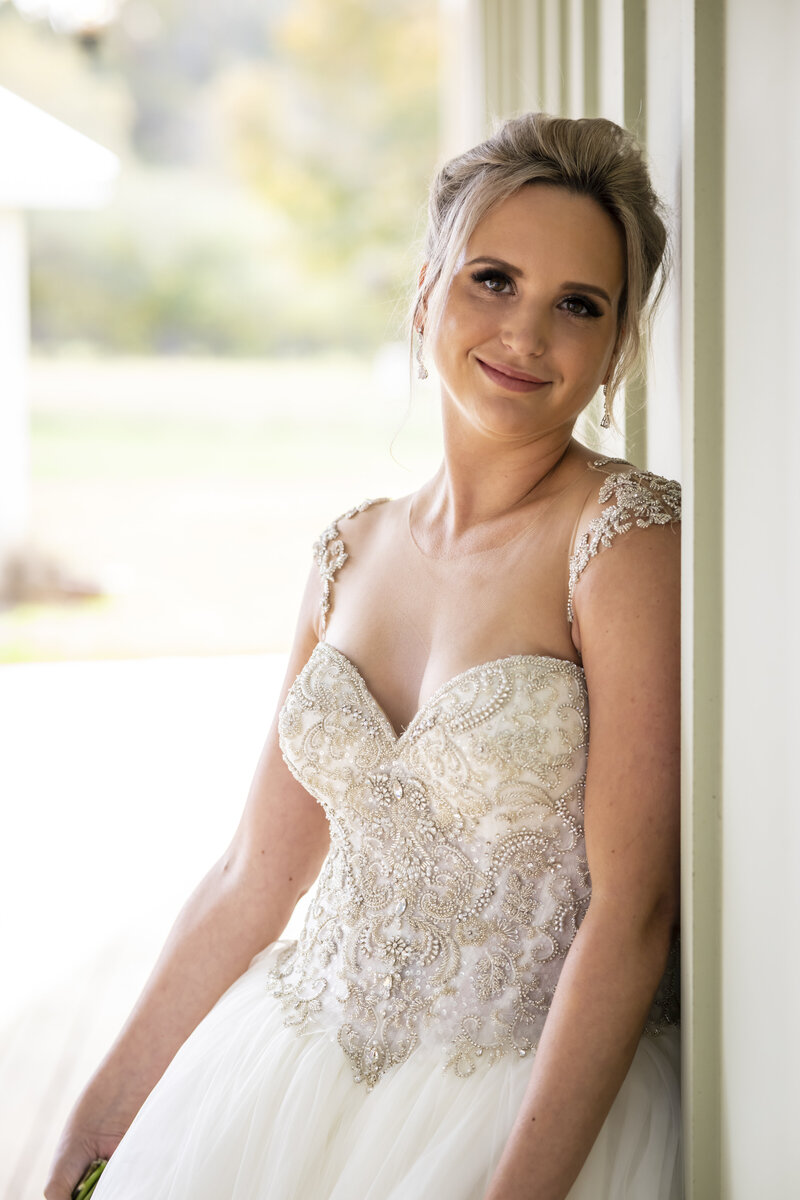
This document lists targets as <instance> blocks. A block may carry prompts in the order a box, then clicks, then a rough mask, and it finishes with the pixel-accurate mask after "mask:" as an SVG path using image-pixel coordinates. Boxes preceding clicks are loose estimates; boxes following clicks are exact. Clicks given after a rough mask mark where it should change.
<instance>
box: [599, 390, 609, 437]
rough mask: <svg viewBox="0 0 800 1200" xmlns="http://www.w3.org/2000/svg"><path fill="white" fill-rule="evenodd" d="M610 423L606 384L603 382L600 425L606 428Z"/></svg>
mask: <svg viewBox="0 0 800 1200" xmlns="http://www.w3.org/2000/svg"><path fill="white" fill-rule="evenodd" d="M610 424H611V416H610V414H609V411H608V384H607V383H604V384H603V415H602V417H601V418H600V426H601V428H602V429H608V427H609V425H610Z"/></svg>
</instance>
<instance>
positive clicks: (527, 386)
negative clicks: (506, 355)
mask: <svg viewBox="0 0 800 1200" xmlns="http://www.w3.org/2000/svg"><path fill="white" fill-rule="evenodd" d="M478 363H479V364H480V368H481V370H482V371H483V373H484V375H487V376H488V378H489V379H491V381H492V383H496V384H498V385H499V386H500V387H502V388H505V389H506V391H509V392H538V391H539V389H540V388H543V387H547V385H548V383H550V382H551V381H550V380H549V379H537V378H536V376H535V375H527V374H526V373H525V372H524V371H515V370H514V369H513V368H511V367H506V366H500V365H499V364H489V363H487V362H484V361H483V359H482V358H479V359H478Z"/></svg>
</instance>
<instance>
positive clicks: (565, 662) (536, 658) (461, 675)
mask: <svg viewBox="0 0 800 1200" xmlns="http://www.w3.org/2000/svg"><path fill="white" fill-rule="evenodd" d="M326 649H327V650H330V651H332V652H333V653H334V654H335V656H336V657H337V658H338V659H339V660H340V661H341V662H343V663H344V664H345V666H346V667H347V668H348V669H349V670H350V671H351V672H352V673H353V674H354V675H355V676H356V678H357V679H358V681H359V683H360V684H361V686H362V687H363V689H364V691H365V692H366V694H367V696H368V697H369V699H370V701H371V702H372V704H373V705H374V707H375V710H376V712H377V713H378V714H379V715H380V717H381V718H382V720H383V722H384V724H385V725H386V728H387V730H388V732H389V734H390V736H391V738H392V741H393V742H394V743H395V745H397V746H399V745H400V743H401V742H402V741H403V739H404V738H405V737H406V736H407V734H408V733H410V731H411V730H412V729H413V728H414V726H415V725H416V724H417V723H418V722H419V720H420V719H421V718H422V715H423V713H425V711H426V710H427V709H428V708H430V707H431V706H432V705H433V704H434V703H435V701H436V700H438V699H439V697H440V696H441V695H443V694H444V692H445V691H446V690H447V689H448V688H450V687H452V686H453V685H454V684H455V683H458V682H460V681H461V680H463V679H465V678H468V677H469V676H470V675H474V674H475V673H476V672H477V671H485V670H486V668H487V667H497V666H501V665H502V664H503V663H511V662H551V663H559V664H561V665H562V666H567V667H571V668H572V670H573V671H575V672H576V673H577V675H578V677H579V678H580V680H581V681H582V682H583V683H584V685H585V680H586V672H585V671H584V669H583V667H582V666H581V665H580V663H576V662H573V661H572V659H571V658H558V657H557V655H554V654H504V655H502V657H500V658H491V659H488V660H487V661H486V662H481V663H475V664H474V665H473V666H471V667H466V668H465V669H464V670H463V671H458V672H457V674H455V675H452V676H451V677H450V678H449V679H446V680H445V681H444V683H440V684H439V686H438V687H437V688H436V689H435V690H434V691H433V692H431V694H430V696H429V697H428V699H427V700H424V701H423V702H422V704H421V705H420V706H419V708H418V709H417V711H416V712H415V713H414V715H413V717H412V718H411V720H410V721H409V722H408V724H407V725H406V727H405V729H402V730H401V731H400V733H398V732H397V730H396V729H395V727H394V725H393V724H392V722H391V721H390V720H389V716H388V714H387V712H386V710H385V709H384V708H383V706H382V705H381V704H379V703H378V701H377V699H376V698H375V696H374V694H373V692H372V690H371V688H370V687H369V684H368V683H367V681H366V679H365V678H364V676H363V675H362V674H361V671H360V670H359V669H358V667H357V666H356V664H355V663H354V662H353V660H352V658H348V656H347V655H346V654H345V653H344V651H343V650H340V649H339V648H338V647H337V646H334V645H332V644H331V643H330V642H317V644H316V646H315V647H314V650H313V652H312V655H313V654H316V653H317V651H318V650H326Z"/></svg>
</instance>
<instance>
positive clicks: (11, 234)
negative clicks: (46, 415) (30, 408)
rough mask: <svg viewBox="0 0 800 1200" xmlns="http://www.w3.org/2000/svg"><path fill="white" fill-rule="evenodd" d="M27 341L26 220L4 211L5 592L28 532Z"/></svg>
mask: <svg viewBox="0 0 800 1200" xmlns="http://www.w3.org/2000/svg"><path fill="white" fill-rule="evenodd" d="M28 336H29V334H28V256H27V245H26V230H25V219H24V217H23V215H22V213H19V212H9V211H5V210H0V590H1V589H2V585H3V578H4V575H5V571H6V566H7V563H8V560H9V557H10V555H12V554H13V553H14V552H15V551H16V550H19V549H20V548H21V547H22V544H23V542H24V540H25V535H26V532H27V527H28V516H29V492H28V473H29V457H30V456H29V446H28V412H27V397H26V393H25V375H26V363H27V354H28Z"/></svg>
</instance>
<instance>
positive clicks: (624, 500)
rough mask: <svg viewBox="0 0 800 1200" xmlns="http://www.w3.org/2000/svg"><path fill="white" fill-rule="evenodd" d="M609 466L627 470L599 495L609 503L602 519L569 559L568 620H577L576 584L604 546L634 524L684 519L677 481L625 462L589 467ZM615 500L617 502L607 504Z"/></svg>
mask: <svg viewBox="0 0 800 1200" xmlns="http://www.w3.org/2000/svg"><path fill="white" fill-rule="evenodd" d="M607 463H620V464H622V465H624V466H626V467H627V470H625V471H612V472H611V473H610V474H609V475H608V477H607V478H606V480H605V482H604V483H603V485H602V487H601V488H600V492H599V494H598V497H597V498H598V501H599V503H600V504H607V507H606V508H604V509H603V511H602V512H601V513H600V515H599V516H597V517H594V518H593V519H592V520H591V521H590V522H589V525H588V528H587V529H586V530H585V532H584V533H583V535H582V536H581V538H580V540H579V542H578V544H577V546H576V547H575V550H574V552H573V554H572V555H571V557H570V560H569V593H568V597H567V619H568V621H569V622H570V624H571V623H572V621H573V618H574V612H573V609H572V595H573V591H574V589H575V584H576V583H577V582H578V579H579V578H580V576H581V574H582V573H583V571H584V570H585V569H586V567H587V566H588V565H589V562H590V561H591V559H592V558H593V557H594V556H595V555H596V554H597V553H598V551H599V550H600V549H601V548H602V547H603V546H610V545H611V541H612V539H613V538H614V537H615V536H616V535H617V534H620V533H626V532H627V531H628V530H629V529H630V528H631V526H632V525H633V524H636V525H638V526H639V527H640V528H641V529H646V528H647V526H648V525H654V524H655V525H666V524H668V523H669V522H670V521H679V520H680V516H681V487H680V484H679V483H676V482H675V480H674V479H665V478H664V477H663V476H662V475H654V474H653V473H652V472H651V471H640V470H639V469H638V467H632V466H631V465H630V463H626V462H625V460H624V459H619V458H596V459H594V461H593V462H592V463H591V464H590V465H591V466H592V467H593V468H594V469H595V470H599V469H601V468H602V467H604V466H605V465H606V464H607ZM612 497H615V501H614V502H613V503H611V504H608V501H609V500H612Z"/></svg>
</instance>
